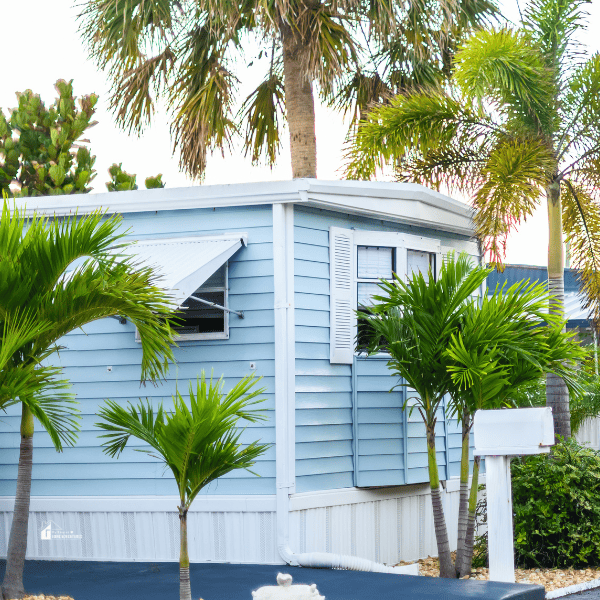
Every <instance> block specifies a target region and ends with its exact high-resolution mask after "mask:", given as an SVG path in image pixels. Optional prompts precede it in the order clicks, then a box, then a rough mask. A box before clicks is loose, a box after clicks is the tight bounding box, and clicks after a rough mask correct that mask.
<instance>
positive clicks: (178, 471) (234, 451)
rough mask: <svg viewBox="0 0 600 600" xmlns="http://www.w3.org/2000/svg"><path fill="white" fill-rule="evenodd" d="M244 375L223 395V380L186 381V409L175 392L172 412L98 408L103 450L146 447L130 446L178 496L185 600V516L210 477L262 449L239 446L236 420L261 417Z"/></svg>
mask: <svg viewBox="0 0 600 600" xmlns="http://www.w3.org/2000/svg"><path fill="white" fill-rule="evenodd" d="M253 377H254V376H253V375H249V376H247V377H244V378H243V379H242V380H241V381H239V382H238V383H237V384H236V385H235V387H233V388H232V389H231V390H230V391H229V392H228V393H227V394H226V395H225V394H224V393H223V378H221V379H219V381H218V382H215V383H213V380H212V377H211V379H210V381H209V383H208V386H207V383H206V379H205V376H204V372H202V375H201V378H200V379H199V380H198V381H197V383H196V391H195V393H194V386H193V385H192V383H191V382H190V387H189V404H190V406H189V408H188V406H187V404H186V402H185V400H184V399H183V397H182V396H181V394H180V393H179V391H177V392H176V395H175V396H173V411H172V412H166V411H165V410H164V409H163V406H162V403H160V404H159V405H158V407H157V409H156V412H155V411H154V408H153V407H152V403H151V402H150V401H149V400H146V402H142V401H140V402H139V404H138V405H137V406H134V405H132V404H131V403H129V406H128V407H127V408H125V407H122V406H120V405H119V404H117V403H116V402H113V401H111V400H107V401H106V403H105V405H104V406H103V407H101V408H100V410H99V412H98V416H99V417H100V418H101V419H102V421H100V422H99V423H97V426H98V427H100V428H101V429H104V430H105V431H107V432H108V433H106V434H104V435H102V436H101V437H103V438H108V439H107V440H106V441H105V442H104V443H103V446H104V451H105V452H106V453H107V454H109V455H110V456H112V457H115V456H117V457H118V456H119V454H120V453H121V452H122V451H123V449H124V448H125V446H126V445H127V442H128V441H129V439H130V438H131V437H135V438H137V439H139V440H141V441H143V442H145V443H146V444H148V446H149V448H148V449H145V448H136V450H137V451H138V452H146V453H148V454H150V455H152V456H154V457H155V458H158V459H159V460H161V461H162V462H164V464H165V467H168V468H169V469H170V470H171V472H172V473H173V477H174V478H175V483H176V484H177V490H178V492H179V499H180V504H179V523H180V548H181V549H180V554H179V597H180V599H181V600H191V597H192V596H191V589H190V559H189V555H188V539H187V514H188V511H189V509H190V506H191V505H192V502H193V501H194V498H195V497H196V496H197V495H198V493H199V492H200V491H201V490H202V489H203V488H204V487H206V486H207V485H208V484H209V483H211V482H212V481H214V480H215V479H217V478H219V477H221V476H222V475H225V474H226V473H229V472H230V471H232V470H234V469H250V467H252V465H253V464H254V462H255V461H256V459H257V458H258V457H259V456H260V455H261V454H262V453H263V452H264V451H265V450H266V449H267V448H268V445H265V444H259V443H258V442H252V443H251V444H248V445H246V446H242V444H241V443H240V435H241V434H242V431H243V430H242V429H236V428H238V422H239V421H240V420H244V421H246V422H250V423H254V422H256V421H258V420H263V419H264V418H265V417H264V415H262V414H261V412H262V411H261V410H257V409H255V408H254V406H255V405H256V404H258V403H260V402H262V401H263V400H255V398H256V397H257V396H259V395H260V394H262V393H264V389H260V390H253V389H252V388H253V387H254V385H255V384H256V383H257V381H258V380H255V379H254V378H253Z"/></svg>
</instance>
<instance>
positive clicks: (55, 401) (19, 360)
mask: <svg viewBox="0 0 600 600" xmlns="http://www.w3.org/2000/svg"><path fill="white" fill-rule="evenodd" d="M119 227H120V218H119V217H116V216H115V217H111V218H104V215H103V214H101V213H100V212H95V213H92V214H90V215H87V216H85V217H77V216H73V217H69V218H64V219H54V220H52V221H49V220H48V219H45V218H40V217H38V216H35V215H34V216H33V217H31V218H27V217H26V216H25V213H24V211H23V210H20V209H18V208H16V207H14V206H12V207H9V205H8V203H7V202H5V203H4V206H3V209H2V215H1V218H0V298H2V304H1V306H0V333H1V334H2V339H1V346H0V348H1V349H0V408H2V409H4V408H7V407H8V406H11V405H14V404H20V405H21V445H20V454H19V468H18V475H17V491H16V496H15V510H14V516H13V522H12V527H11V532H10V538H9V543H8V558H7V565H6V573H5V576H4V581H3V583H2V593H3V595H4V597H5V598H10V599H13V598H21V597H22V596H23V595H24V589H23V566H24V562H25V554H26V551H27V523H28V518H29V501H30V493H31V470H32V456H33V433H34V417H35V418H37V420H38V421H39V423H40V424H41V425H42V427H43V428H44V429H46V431H47V432H48V433H49V434H50V437H51V439H52V441H53V443H54V446H55V447H56V449H57V450H59V451H60V450H61V449H62V446H63V444H73V443H74V442H75V439H76V432H77V429H78V412H77V410H76V407H75V406H74V399H73V398H72V397H71V396H69V395H68V394H67V393H66V391H65V388H66V387H67V382H66V381H65V380H64V379H60V374H61V369H60V368H58V367H52V366H47V364H46V366H45V365H44V364H42V361H43V360H45V359H51V358H52V356H53V355H54V354H55V353H56V352H58V350H59V349H60V346H59V343H60V339H61V338H62V337H63V336H64V335H66V334H67V333H69V332H70V331H72V330H73V329H76V328H78V327H82V326H84V325H85V324H86V323H90V322H91V321H94V320H96V319H101V318H104V317H110V316H116V315H120V316H125V317H127V318H129V319H130V320H131V321H132V323H133V324H135V325H136V327H137V328H138V330H139V332H140V337H141V342H142V364H141V372H140V379H141V380H152V381H155V380H157V379H159V378H160V377H161V376H162V375H163V374H164V373H165V371H166V368H167V362H168V360H172V357H173V355H172V351H171V347H170V345H169V344H170V342H171V340H172V333H171V328H170V325H169V321H168V318H169V316H170V315H171V304H172V302H171V299H170V297H169V296H168V295H167V294H166V292H164V290H162V289H160V288H159V287H157V285H156V284H155V276H154V274H153V272H152V271H151V270H150V269H149V268H138V267H137V266H136V265H135V262H134V259H133V258H131V257H130V258H127V257H124V256H121V255H119V254H118V251H115V250H112V251H111V248H113V247H114V246H115V244H116V243H118V242H119V240H121V238H122V237H123V235H124V234H122V233H119V232H118V229H119ZM121 243H122V242H121ZM85 258H87V260H86V261H85V262H84V263H83V264H82V265H81V266H79V267H77V268H76V269H75V270H73V271H72V272H71V273H70V274H69V275H66V272H67V270H68V269H69V267H70V265H72V263H73V262H74V261H76V260H78V259H85Z"/></svg>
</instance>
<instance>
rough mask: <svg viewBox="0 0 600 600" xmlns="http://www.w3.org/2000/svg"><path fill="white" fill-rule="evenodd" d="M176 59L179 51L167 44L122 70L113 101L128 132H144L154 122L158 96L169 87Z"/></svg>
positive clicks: (113, 105) (117, 117)
mask: <svg viewBox="0 0 600 600" xmlns="http://www.w3.org/2000/svg"><path fill="white" fill-rule="evenodd" d="M174 63H175V54H174V53H173V51H172V49H171V47H170V46H167V47H166V48H165V49H164V50H163V51H162V52H161V53H160V54H157V55H156V56H152V57H151V58H147V57H145V56H141V57H140V58H139V60H138V62H137V64H136V65H135V66H133V67H132V68H131V69H128V70H127V71H125V72H123V73H119V76H118V79H117V80H116V81H115V84H114V86H113V93H112V95H111V97H110V105H111V108H112V109H113V111H114V113H115V117H116V120H117V123H119V124H120V125H121V126H122V127H123V128H124V129H125V130H126V131H127V132H129V133H132V132H136V133H142V132H143V131H144V129H145V127H146V126H149V125H150V124H151V122H152V115H153V114H154V104H155V97H157V96H159V95H160V94H161V92H162V91H163V90H165V89H166V88H167V86H168V82H169V75H170V73H171V71H172V70H173V68H174Z"/></svg>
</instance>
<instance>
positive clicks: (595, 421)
mask: <svg viewBox="0 0 600 600" xmlns="http://www.w3.org/2000/svg"><path fill="white" fill-rule="evenodd" d="M575 439H576V440H577V441H578V442H579V443H580V444H584V443H587V444H589V446H590V448H593V449H594V450H600V418H598V417H593V418H591V419H586V420H585V421H584V422H583V423H582V424H581V427H580V428H579V431H578V432H577V433H576V434H575Z"/></svg>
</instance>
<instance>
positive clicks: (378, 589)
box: [0, 560, 588, 600]
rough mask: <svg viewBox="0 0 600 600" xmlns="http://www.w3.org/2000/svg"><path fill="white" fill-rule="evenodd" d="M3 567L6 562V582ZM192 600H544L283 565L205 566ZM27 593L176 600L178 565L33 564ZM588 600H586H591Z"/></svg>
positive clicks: (474, 584)
mask: <svg viewBox="0 0 600 600" xmlns="http://www.w3.org/2000/svg"><path fill="white" fill-rule="evenodd" d="M4 569H5V561H0V577H3V575H4ZM190 572H191V580H192V597H193V598H194V600H198V598H203V599H204V600H252V594H251V592H252V590H254V589H257V588H259V587H261V586H263V585H275V584H276V581H275V577H276V575H277V573H279V572H284V573H290V574H291V575H292V577H293V578H294V583H307V584H311V583H316V584H317V587H318V589H319V592H320V593H321V594H322V595H324V596H325V598H326V599H327V600H371V599H376V600H409V599H410V600H459V599H465V598H468V599H472V600H484V599H485V600H517V599H518V600H543V598H544V596H545V594H544V590H543V588H542V587H541V586H534V585H522V584H505V583H497V582H487V581H462V580H447V579H437V578H432V577H416V576H410V575H388V574H385V573H364V572H356V571H333V570H329V569H300V568H297V567H286V566H280V565H232V564H216V563H201V564H193V565H191V567H190ZM25 589H26V590H27V592H29V593H33V594H41V593H44V594H50V595H60V594H66V595H69V596H72V597H73V598H74V599H75V600H159V599H160V600H178V598H179V565H178V564H177V563H141V562H140V563H137V562H91V561H41V560H34V561H27V563H26V566H25ZM586 600H588V599H587V598H586Z"/></svg>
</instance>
